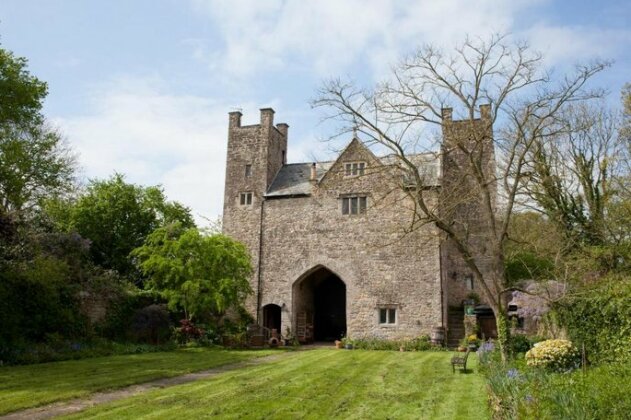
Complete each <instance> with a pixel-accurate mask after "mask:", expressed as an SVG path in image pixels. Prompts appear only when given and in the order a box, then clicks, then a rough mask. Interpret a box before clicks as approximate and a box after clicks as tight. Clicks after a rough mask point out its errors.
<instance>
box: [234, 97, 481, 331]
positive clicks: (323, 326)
mask: <svg viewBox="0 0 631 420" xmlns="http://www.w3.org/2000/svg"><path fill="white" fill-rule="evenodd" d="M481 110H482V111H484V110H483V109H482V108H481ZM481 114H482V117H481V118H482V119H484V118H485V115H488V114H487V113H485V112H481ZM449 115H450V114H449ZM449 115H448V118H447V119H446V120H445V121H446V122H445V123H444V124H446V123H448V122H449V123H451V121H450V117H449ZM241 117H242V114H241V113H240V112H231V113H230V114H229V129H228V153H227V162H226V183H225V196H224V211H223V230H224V233H225V234H228V235H230V236H232V237H234V238H235V239H237V240H239V241H242V242H243V243H245V244H246V245H247V247H248V249H249V251H250V253H251V256H252V264H253V267H254V273H253V276H252V279H251V285H252V290H253V291H254V294H253V296H252V297H251V299H249V301H248V303H247V309H248V310H249V311H250V312H251V313H252V315H253V316H255V317H256V319H257V321H258V322H259V324H261V325H264V326H266V327H268V328H276V329H278V330H279V331H280V332H282V333H285V332H286V329H287V328H289V329H290V330H291V331H292V332H293V333H295V334H296V335H298V336H299V338H301V339H303V340H307V341H308V340H316V341H326V340H333V339H336V338H339V337H341V336H342V335H348V336H351V337H366V336H371V337H381V338H411V337H416V336H418V335H420V334H429V333H430V330H431V329H432V328H433V327H436V326H444V327H448V324H451V321H450V322H449V323H448V318H449V316H450V308H451V309H452V310H453V308H458V307H461V305H462V300H463V299H464V298H465V297H466V296H467V294H468V293H470V292H471V289H475V287H474V284H473V281H472V276H470V275H469V274H468V273H467V272H466V270H465V269H464V268H463V266H464V265H463V264H462V263H459V262H458V258H457V257H455V256H454V255H453V252H451V251H450V250H449V247H448V246H445V245H443V244H441V238H440V235H439V232H438V230H437V228H436V227H434V226H432V225H425V226H423V227H421V228H419V229H415V230H412V231H411V232H406V230H409V229H406V228H408V227H409V224H410V220H411V219H410V217H411V212H410V211H411V207H410V206H411V202H410V200H409V199H408V198H407V196H406V194H405V192H404V190H403V189H402V188H400V184H401V181H402V180H401V177H400V175H399V173H398V172H397V169H396V168H397V166H396V162H395V160H394V159H393V158H392V157H389V156H385V157H377V156H375V155H374V154H373V153H372V152H371V151H370V150H368V149H367V148H366V147H365V146H364V145H363V144H362V142H360V141H359V140H358V139H357V138H349V143H348V145H347V146H346V148H345V149H344V150H343V151H342V152H341V153H340V155H339V156H338V157H337V159H335V160H333V161H329V162H306V163H287V162H286V154H287V153H286V152H287V146H288V143H287V140H288V128H289V126H288V125H287V124H276V125H275V124H274V110H272V109H270V108H265V109H261V114H260V123H259V124H256V125H242V124H241ZM454 123H457V121H454ZM413 159H414V162H415V164H417V165H418V166H419V168H420V169H421V171H420V172H421V173H422V174H424V176H425V178H424V179H425V181H426V188H427V193H428V194H433V195H432V197H433V200H438V197H439V194H438V191H439V189H440V184H441V179H442V177H443V176H445V174H446V173H448V171H447V170H445V168H442V166H443V162H441V159H440V158H437V157H436V156H435V155H432V154H418V155H414V156H413ZM461 314H462V313H460V314H459V315H458V316H459V317H460V322H462V321H461V320H462V315H461ZM453 329H454V331H455V330H456V328H455V327H454V328H453ZM458 334H462V333H460V332H458Z"/></svg>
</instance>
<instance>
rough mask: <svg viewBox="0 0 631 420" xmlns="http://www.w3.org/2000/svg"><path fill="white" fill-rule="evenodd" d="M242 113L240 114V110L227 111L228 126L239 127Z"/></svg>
mask: <svg viewBox="0 0 631 420" xmlns="http://www.w3.org/2000/svg"><path fill="white" fill-rule="evenodd" d="M242 115H243V114H241V112H240V111H232V112H228V118H229V123H228V128H239V127H241V116H242Z"/></svg>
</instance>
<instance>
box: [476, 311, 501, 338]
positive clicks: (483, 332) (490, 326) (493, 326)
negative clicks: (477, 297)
mask: <svg viewBox="0 0 631 420" xmlns="http://www.w3.org/2000/svg"><path fill="white" fill-rule="evenodd" d="M475 314H476V315H477V317H478V325H479V327H480V336H481V337H482V338H484V339H488V338H493V339H496V338H497V323H496V322H495V314H494V313H493V310H492V309H491V308H490V307H489V306H487V305H478V306H476V308H475Z"/></svg>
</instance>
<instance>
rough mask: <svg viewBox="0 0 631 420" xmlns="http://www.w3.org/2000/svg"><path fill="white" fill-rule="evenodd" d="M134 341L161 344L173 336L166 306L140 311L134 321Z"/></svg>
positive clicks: (149, 307)
mask: <svg viewBox="0 0 631 420" xmlns="http://www.w3.org/2000/svg"><path fill="white" fill-rule="evenodd" d="M131 328H132V332H133V335H134V339H135V340H134V341H137V342H144V343H151V344H159V343H160V342H165V341H167V340H168V339H169V336H170V335H171V320H170V319H169V312H168V311H167V309H166V305H156V304H154V305H149V306H145V307H144V308H142V309H139V310H137V311H136V313H135V314H134V318H133V320H132V326H131Z"/></svg>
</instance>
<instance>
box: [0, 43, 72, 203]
mask: <svg viewBox="0 0 631 420" xmlns="http://www.w3.org/2000/svg"><path fill="white" fill-rule="evenodd" d="M26 64H27V62H26V59H24V58H20V57H15V56H14V55H13V54H12V53H11V52H9V51H6V50H4V49H2V48H0V212H3V213H9V212H16V213H18V214H19V215H21V213H22V211H23V210H29V209H30V208H32V207H33V206H34V205H35V204H37V202H38V200H39V199H40V198H42V197H45V196H51V195H54V194H56V193H60V192H63V191H66V190H68V189H70V188H71V186H72V180H73V174H74V169H75V161H74V157H73V156H72V154H71V153H70V152H69V150H68V148H67V147H66V146H65V144H64V142H63V139H62V137H61V135H60V134H59V133H58V132H57V131H56V130H54V129H52V128H51V127H49V126H48V125H47V124H46V123H45V120H44V117H43V115H42V114H41V108H42V102H43V100H44V98H45V97H46V94H47V87H46V83H44V82H42V81H40V80H38V79H37V78H36V77H34V76H32V75H31V74H30V73H29V72H28V70H27V69H26Z"/></svg>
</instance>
